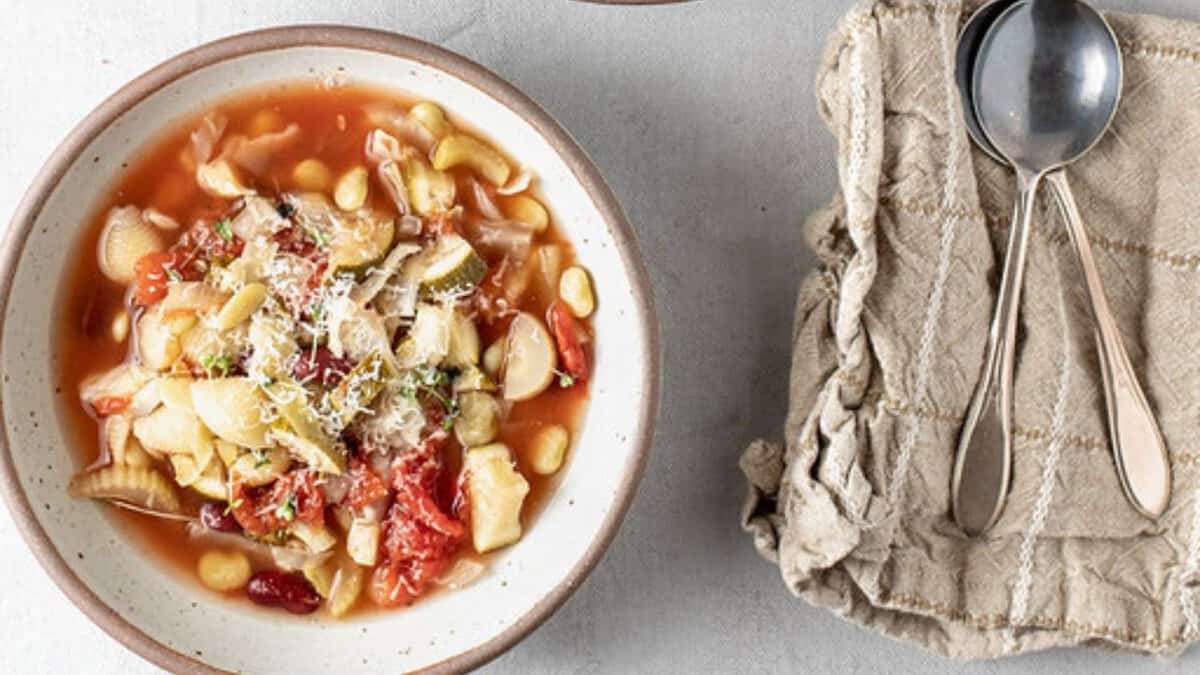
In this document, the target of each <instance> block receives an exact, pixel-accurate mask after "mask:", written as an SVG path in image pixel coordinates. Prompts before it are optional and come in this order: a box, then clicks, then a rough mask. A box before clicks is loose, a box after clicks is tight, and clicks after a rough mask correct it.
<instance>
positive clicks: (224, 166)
mask: <svg viewBox="0 0 1200 675" xmlns="http://www.w3.org/2000/svg"><path fill="white" fill-rule="evenodd" d="M196 182H197V183H199V184H200V189H202V190H204V191H205V192H207V193H208V194H210V195H212V196H214V197H221V198H223V199H237V198H238V197H246V196H249V195H252V194H254V190H253V189H251V188H249V187H246V186H245V185H244V184H243V183H242V181H241V179H240V178H238V175H237V173H236V172H235V171H234V170H233V166H231V165H230V164H229V162H228V160H224V159H218V160H214V161H212V162H206V163H204V164H201V165H200V166H198V167H196Z"/></svg>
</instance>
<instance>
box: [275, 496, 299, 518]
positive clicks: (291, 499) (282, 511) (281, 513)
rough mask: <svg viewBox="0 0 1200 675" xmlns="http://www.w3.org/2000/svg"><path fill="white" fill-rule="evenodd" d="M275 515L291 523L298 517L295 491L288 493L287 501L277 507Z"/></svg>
mask: <svg viewBox="0 0 1200 675" xmlns="http://www.w3.org/2000/svg"><path fill="white" fill-rule="evenodd" d="M275 515H276V516H278V517H279V518H281V519H283V520H285V521H287V522H289V523H290V522H292V521H293V520H295V519H296V495H295V494H294V493H293V494H290V495H288V498H287V501H285V502H284V503H282V504H280V505H279V506H278V507H277V508H276V509H275Z"/></svg>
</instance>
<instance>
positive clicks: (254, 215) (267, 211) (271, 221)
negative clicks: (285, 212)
mask: <svg viewBox="0 0 1200 675" xmlns="http://www.w3.org/2000/svg"><path fill="white" fill-rule="evenodd" d="M288 227H289V223H288V221H287V220H286V219H285V218H284V217H283V216H281V215H279V211H277V210H276V209H275V203H274V202H272V201H271V200H270V199H267V198H266V197H261V196H258V195H250V196H248V197H246V199H245V200H244V201H243V204H242V210H241V211H238V213H237V215H236V216H234V217H233V220H231V221H229V229H230V231H232V232H233V233H234V234H235V235H237V238H238V239H241V240H242V241H244V242H246V243H247V244H249V243H250V242H252V241H255V240H259V239H263V238H270V237H271V236H272V235H274V234H275V233H276V232H279V231H280V230H284V229H287V228H288Z"/></svg>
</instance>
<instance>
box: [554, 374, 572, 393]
mask: <svg viewBox="0 0 1200 675" xmlns="http://www.w3.org/2000/svg"><path fill="white" fill-rule="evenodd" d="M554 374H555V375H557V376H558V386H560V387H562V388H563V389H570V388H571V387H574V386H575V376H574V375H571V374H570V373H564V372H562V371H561V370H555V371H554Z"/></svg>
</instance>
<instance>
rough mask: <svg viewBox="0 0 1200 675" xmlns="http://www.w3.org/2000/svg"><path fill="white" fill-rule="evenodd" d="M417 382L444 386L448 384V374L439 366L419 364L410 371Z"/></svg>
mask: <svg viewBox="0 0 1200 675" xmlns="http://www.w3.org/2000/svg"><path fill="white" fill-rule="evenodd" d="M412 373H413V375H415V376H416V378H417V382H418V383H419V384H421V385H424V386H426V387H444V386H446V385H448V384H450V375H449V374H448V373H446V371H444V370H442V369H440V368H434V367H433V366H419V367H417V368H414V369H413V371H412Z"/></svg>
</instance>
